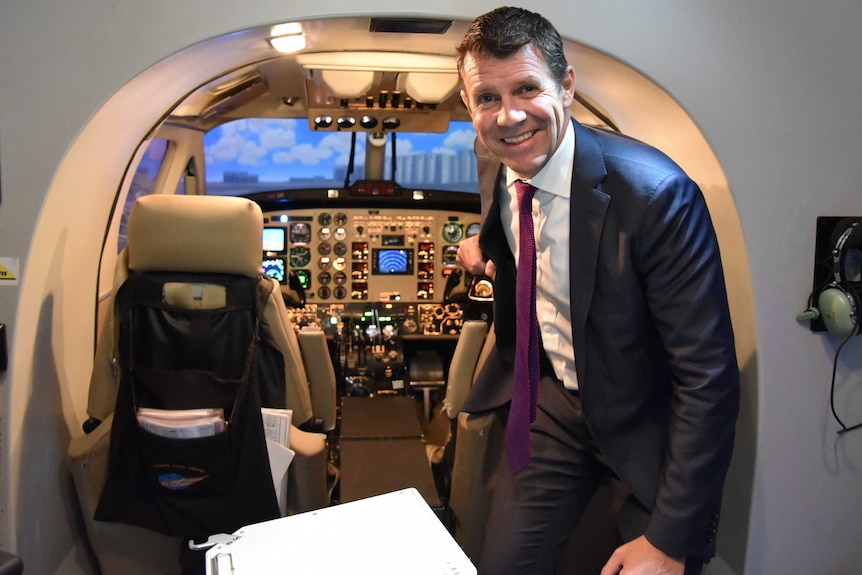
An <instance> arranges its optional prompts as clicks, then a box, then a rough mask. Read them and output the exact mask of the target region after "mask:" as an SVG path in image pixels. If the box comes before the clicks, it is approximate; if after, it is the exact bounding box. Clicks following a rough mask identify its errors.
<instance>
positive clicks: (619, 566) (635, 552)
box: [601, 535, 685, 575]
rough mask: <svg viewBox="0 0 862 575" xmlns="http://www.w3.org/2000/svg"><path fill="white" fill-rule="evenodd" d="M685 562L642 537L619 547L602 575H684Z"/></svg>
mask: <svg viewBox="0 0 862 575" xmlns="http://www.w3.org/2000/svg"><path fill="white" fill-rule="evenodd" d="M684 572H685V560H684V559H680V558H677V557H671V556H669V555H666V554H665V553H664V552H663V551H661V550H659V549H657V548H656V547H654V546H653V545H652V543H650V542H649V541H647V539H646V537H644V536H643V535H641V536H640V537H638V538H637V539H635V540H634V541H630V542H628V543H626V544H625V545H621V546H620V547H617V550H616V551H614V554H613V555H611V558H610V559H608V562H607V563H606V564H605V567H604V569H602V573H601V575H617V574H618V573H619V575H683V573H684Z"/></svg>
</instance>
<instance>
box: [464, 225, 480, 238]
mask: <svg viewBox="0 0 862 575" xmlns="http://www.w3.org/2000/svg"><path fill="white" fill-rule="evenodd" d="M481 229H482V224H480V223H479V222H473V223H472V224H470V225H469V226H467V237H468V238H472V237H473V236H475V235H476V234H478V233H479V230H481Z"/></svg>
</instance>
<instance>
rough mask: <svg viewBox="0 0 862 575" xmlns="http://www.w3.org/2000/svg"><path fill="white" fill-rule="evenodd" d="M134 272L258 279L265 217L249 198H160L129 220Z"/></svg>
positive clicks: (140, 203)
mask: <svg viewBox="0 0 862 575" xmlns="http://www.w3.org/2000/svg"><path fill="white" fill-rule="evenodd" d="M128 235H129V242H128V245H129V248H128V249H129V269H130V270H135V271H188V272H206V273H229V274H237V275H245V276H256V275H258V274H259V273H260V272H261V255H262V250H263V214H262V213H261V211H260V207H259V206H258V205H257V204H255V203H254V202H252V201H251V200H248V199H245V198H234V197H222V196H182V195H168V194H154V195H150V196H144V197H141V198H139V199H138V200H137V202H135V205H134V206H133V207H132V211H131V213H130V214H129V225H128Z"/></svg>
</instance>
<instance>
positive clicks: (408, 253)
mask: <svg viewBox="0 0 862 575" xmlns="http://www.w3.org/2000/svg"><path fill="white" fill-rule="evenodd" d="M371 254H372V255H371V273H372V274H379V275H410V274H412V273H413V250H412V249H411V250H405V249H374V250H371Z"/></svg>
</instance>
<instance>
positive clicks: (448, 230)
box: [443, 222, 464, 244]
mask: <svg viewBox="0 0 862 575" xmlns="http://www.w3.org/2000/svg"><path fill="white" fill-rule="evenodd" d="M462 237H464V228H462V227H461V224H459V223H456V222H446V224H445V225H444V226H443V239H444V240H446V241H447V242H449V243H450V244H455V243H458V242H460V241H461V238H462Z"/></svg>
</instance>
